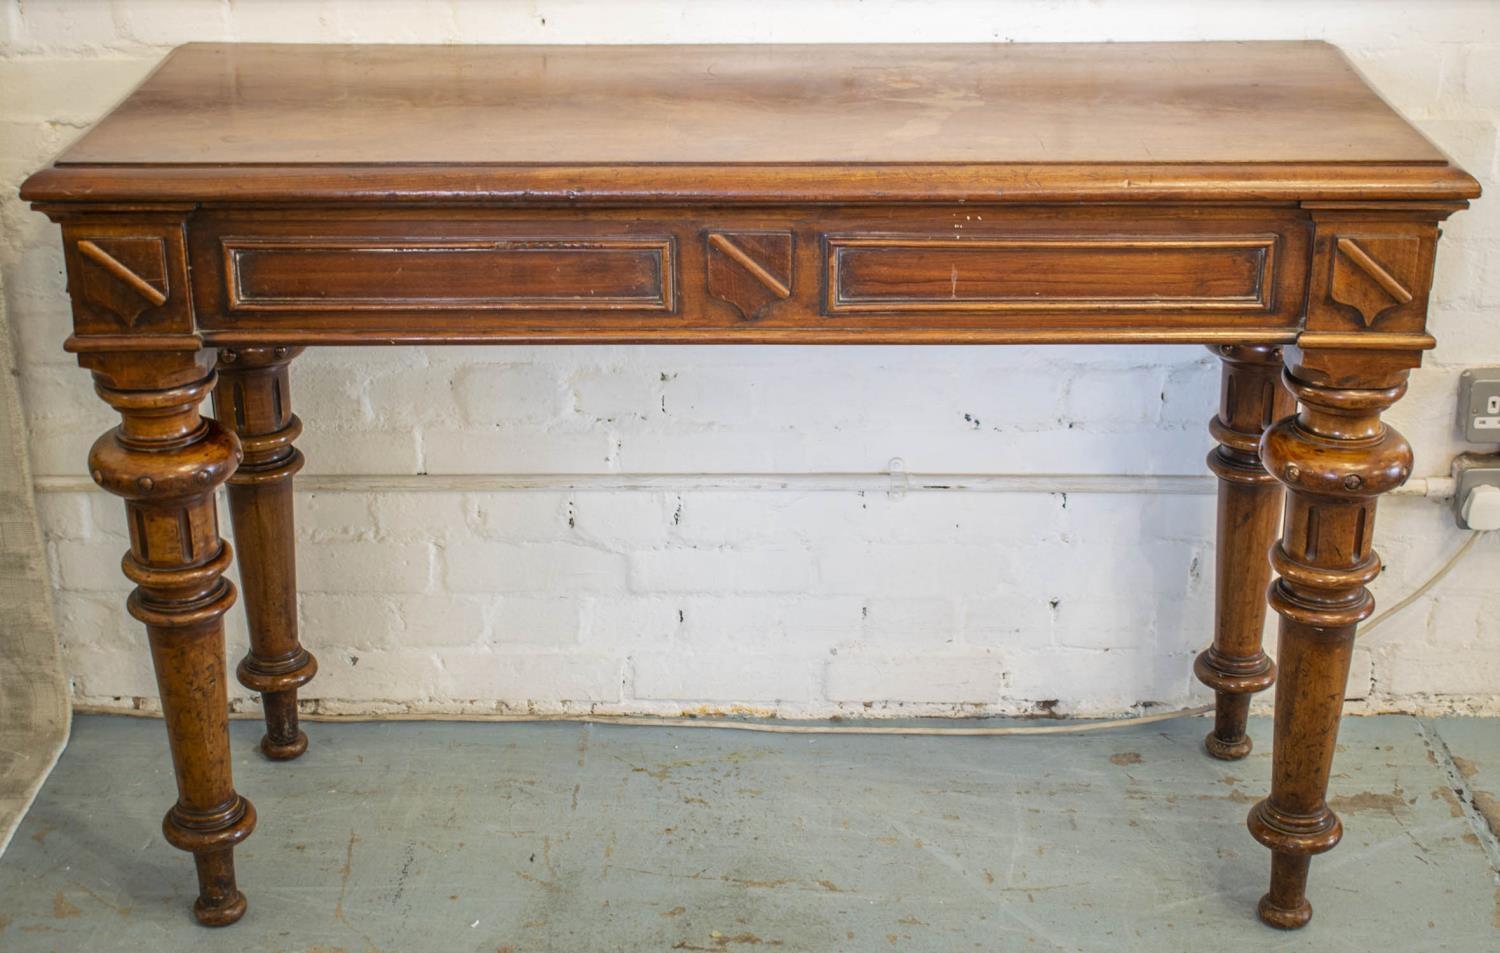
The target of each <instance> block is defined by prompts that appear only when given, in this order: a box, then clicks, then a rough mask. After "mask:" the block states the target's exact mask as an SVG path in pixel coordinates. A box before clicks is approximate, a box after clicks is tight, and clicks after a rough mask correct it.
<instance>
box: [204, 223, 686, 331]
mask: <svg viewBox="0 0 1500 953" xmlns="http://www.w3.org/2000/svg"><path fill="white" fill-rule="evenodd" d="M222 247H223V249H224V273H225V278H226V286H227V290H228V306H229V309H230V310H231V311H235V312H247V311H248V312H256V311H259V312H298V311H367V312H368V311H377V312H378V311H405V310H465V311H467V310H481V311H488V310H497V311H534V310H539V309H548V308H567V309H569V310H576V311H598V310H604V311H655V312H670V311H671V310H672V287H673V279H674V274H673V270H672V264H673V255H672V239H671V237H670V236H663V237H657V238H649V237H648V238H614V239H598V240H585V239H571V240H570V239H560V238H524V237H518V238H500V239H488V240H464V239H411V240H401V239H378V238H366V239H302V240H296V239H274V238H270V239H267V238H236V237H228V238H225V239H223V241H222Z"/></svg>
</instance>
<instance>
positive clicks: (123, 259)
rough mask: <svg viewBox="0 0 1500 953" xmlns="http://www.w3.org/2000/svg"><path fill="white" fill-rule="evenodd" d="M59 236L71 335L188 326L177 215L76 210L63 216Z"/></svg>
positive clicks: (115, 335)
mask: <svg viewBox="0 0 1500 953" xmlns="http://www.w3.org/2000/svg"><path fill="white" fill-rule="evenodd" d="M63 240H64V248H65V254H66V259H67V265H68V284H69V288H70V290H71V292H72V299H73V327H74V331H75V332H76V333H75V342H76V341H79V340H82V339H84V338H95V339H98V340H97V341H96V343H97V344H98V346H99V347H104V348H110V347H113V346H115V345H116V344H118V343H119V342H120V341H123V340H124V339H127V338H136V337H139V336H142V335H150V336H159V335H187V334H191V333H192V331H193V318H192V315H193V310H192V304H191V302H190V300H189V298H190V295H189V293H188V266H187V253H186V243H185V240H184V235H183V227H182V222H181V220H180V219H175V218H174V219H172V220H165V219H162V218H141V219H135V218H133V217H132V218H131V219H130V220H121V219H117V218H114V217H112V216H111V217H102V216H101V217H98V218H92V217H88V218H85V217H79V218H78V219H75V220H72V221H65V222H64V224H63ZM105 339H114V340H112V341H109V340H105ZM90 347H92V346H90Z"/></svg>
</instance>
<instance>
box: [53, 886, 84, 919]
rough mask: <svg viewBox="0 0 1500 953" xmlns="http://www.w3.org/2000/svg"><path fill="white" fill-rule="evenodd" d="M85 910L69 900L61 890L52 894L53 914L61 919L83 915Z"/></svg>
mask: <svg viewBox="0 0 1500 953" xmlns="http://www.w3.org/2000/svg"><path fill="white" fill-rule="evenodd" d="M82 914H83V911H82V910H80V909H79V908H77V907H75V906H73V904H71V903H69V902H68V898H67V897H64V896H63V893H62V891H61V890H59V891H58V892H57V893H56V894H54V895H53V896H52V915H53V916H54V917H56V918H57V919H59V920H63V919H66V918H68V917H76V916H81V915H82Z"/></svg>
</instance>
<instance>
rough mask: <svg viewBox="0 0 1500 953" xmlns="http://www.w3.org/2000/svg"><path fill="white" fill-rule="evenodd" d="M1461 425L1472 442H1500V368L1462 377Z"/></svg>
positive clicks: (1478, 370) (1473, 371)
mask: <svg viewBox="0 0 1500 953" xmlns="http://www.w3.org/2000/svg"><path fill="white" fill-rule="evenodd" d="M1458 426H1459V429H1461V430H1463V432H1464V439H1465V440H1467V441H1469V442H1470V443H1500V367H1475V368H1470V369H1469V370H1467V371H1464V372H1463V374H1462V375H1460V376H1459V378H1458Z"/></svg>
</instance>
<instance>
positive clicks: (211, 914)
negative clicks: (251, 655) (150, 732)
mask: <svg viewBox="0 0 1500 953" xmlns="http://www.w3.org/2000/svg"><path fill="white" fill-rule="evenodd" d="M82 361H83V362H84V364H85V365H86V366H88V367H90V368H91V369H92V370H93V371H94V375H95V379H96V389H97V390H98V392H99V395H100V396H101V397H103V398H104V400H105V401H106V402H108V403H109V404H110V406H112V407H114V408H115V410H117V411H119V413H120V417H121V424H120V426H119V427H117V428H115V429H114V430H112V431H110V432H109V433H106V434H105V435H104V436H102V437H100V438H99V440H98V441H97V442H96V443H95V444H94V447H93V450H92V451H91V452H90V454H89V470H90V472H91V474H92V475H93V478H94V481H95V482H96V483H98V484H99V485H100V486H101V487H103V488H104V489H106V490H108V491H109V492H111V493H114V494H115V495H117V496H121V497H124V499H125V510H126V514H127V517H128V523H129V527H130V551H129V552H127V553H126V554H125V558H124V561H123V568H124V571H125V575H126V576H128V577H129V578H130V580H131V581H132V582H134V583H135V584H136V589H135V591H134V592H133V593H132V594H131V596H130V600H129V603H128V605H129V609H130V613H131V615H133V616H135V617H136V618H137V619H139V620H140V621H142V622H144V623H145V624H146V634H147V636H148V639H149V641H150V645H151V658H152V661H153V663H154V664H155V667H156V680H157V684H158V686H159V687H160V690H161V703H162V712H163V715H164V716H165V720H166V726H167V738H168V741H169V742H170V744H171V749H172V764H173V767H174V769H175V771H176V776H177V792H178V797H177V803H176V804H175V805H173V807H172V809H171V810H169V811H168V812H167V815H166V818H165V819H164V820H163V821H162V831H163V833H164V834H165V836H166V839H167V841H168V842H169V843H171V844H172V845H173V846H174V847H177V848H180V849H181V850H186V851H191V852H192V854H193V860H194V861H195V863H196V865H197V868H198V900H197V902H196V903H195V904H194V906H193V912H194V913H195V914H196V915H197V917H198V920H199V921H200V922H202V923H204V924H206V925H208V926H225V925H227V924H230V923H233V922H235V921H236V920H238V919H239V918H240V917H241V916H243V915H244V913H245V897H244V895H243V894H241V893H240V892H239V890H238V889H236V887H235V878H234V845H235V844H238V843H239V842H240V841H242V840H244V839H245V838H246V837H247V836H249V834H250V832H251V831H252V830H253V829H254V827H255V809H254V808H253V807H251V805H250V802H249V801H247V800H246V799H245V798H243V797H241V796H240V795H239V794H238V793H236V792H235V789H234V781H233V778H232V777H231V775H230V761H229V706H228V688H227V685H226V684H225V682H226V675H225V671H224V613H225V612H227V611H228V610H229V607H230V606H232V605H233V604H234V599H235V590H234V586H233V585H232V584H231V583H230V582H229V580H227V579H225V578H224V575H223V574H224V570H225V569H226V568H228V566H229V561H230V553H229V546H228V545H227V544H226V543H224V542H223V540H221V539H220V538H219V526H218V513H217V509H216V506H215V504H214V490H215V488H216V487H218V486H219V485H220V484H221V483H223V482H224V481H225V480H226V479H228V477H229V475H230V474H231V473H233V472H234V469H235V465H236V464H237V463H238V461H239V456H240V448H239V441H238V440H236V439H235V436H234V434H232V433H230V432H229V431H227V430H225V429H224V428H223V427H221V426H219V424H218V423H217V422H215V421H213V420H209V419H205V418H203V417H201V416H200V415H199V412H198V405H199V402H200V401H202V399H203V398H204V397H205V396H206V395H207V394H208V392H209V390H210V389H211V388H212V387H213V384H214V376H213V372H212V370H210V369H209V367H208V360H207V358H206V357H204V356H202V355H201V354H199V353H194V352H180V351H179V352H168V353H165V354H145V353H138V354H128V355H126V354H107V355H105V354H100V355H85V356H84V357H83V358H82Z"/></svg>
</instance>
